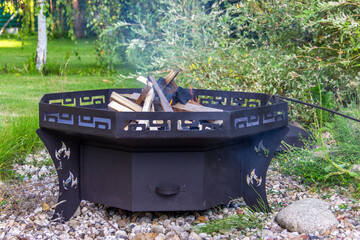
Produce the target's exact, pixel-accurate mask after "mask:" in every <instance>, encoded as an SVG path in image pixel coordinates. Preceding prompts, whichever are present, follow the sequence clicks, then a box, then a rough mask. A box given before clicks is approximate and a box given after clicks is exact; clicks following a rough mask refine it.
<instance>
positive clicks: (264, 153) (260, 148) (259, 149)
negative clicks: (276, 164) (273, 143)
mask: <svg viewBox="0 0 360 240" xmlns="http://www.w3.org/2000/svg"><path fill="white" fill-rule="evenodd" d="M254 151H255V152H256V153H257V154H258V155H259V156H261V157H268V156H269V154H270V149H269V148H267V147H265V146H264V140H261V141H260V142H259V144H258V145H257V146H255V147H254Z"/></svg>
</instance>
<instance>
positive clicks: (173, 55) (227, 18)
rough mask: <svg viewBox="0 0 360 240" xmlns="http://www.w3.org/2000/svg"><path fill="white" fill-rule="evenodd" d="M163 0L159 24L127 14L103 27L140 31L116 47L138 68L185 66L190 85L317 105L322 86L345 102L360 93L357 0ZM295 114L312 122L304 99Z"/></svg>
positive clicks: (185, 83)
mask: <svg viewBox="0 0 360 240" xmlns="http://www.w3.org/2000/svg"><path fill="white" fill-rule="evenodd" d="M159 2H160V4H159V9H158V11H159V12H160V16H162V18H161V20H160V21H159V24H158V25H156V28H154V26H151V25H147V24H144V23H143V22H141V21H138V22H137V23H136V24H134V23H129V22H126V21H124V20H120V21H117V22H116V23H114V24H112V25H109V26H108V27H107V29H106V30H105V31H104V33H109V32H116V31H121V30H120V29H123V28H125V27H126V28H130V29H131V31H133V32H134V33H135V34H134V35H133V36H134V37H132V38H130V39H124V40H123V41H120V40H119V41H117V42H116V43H115V45H113V46H112V48H111V49H122V48H123V47H124V46H126V50H124V51H123V52H122V54H126V56H127V57H128V59H129V60H131V63H133V64H134V65H137V67H138V69H139V71H165V70H168V69H170V68H178V67H180V68H182V69H183V70H184V72H183V73H182V74H181V75H180V76H179V80H178V81H180V79H181V80H182V82H181V83H182V84H183V85H185V86H187V85H188V83H191V85H193V86H194V87H200V88H208V89H214V88H215V89H224V90H241V91H255V92H266V93H271V94H281V95H286V96H289V97H294V98H297V99H300V100H305V101H308V102H314V103H317V104H323V103H324V102H320V101H319V100H320V99H314V98H311V95H313V93H311V89H314V87H316V86H321V89H322V91H323V92H324V96H326V97H330V96H332V100H334V101H337V102H341V103H343V104H346V103H349V102H350V99H352V98H353V97H355V96H358V94H357V92H358V89H359V83H360V82H359V77H358V76H357V72H358V71H359V67H360V65H359V59H360V55H359V52H358V46H360V35H359V29H358V28H356V26H357V25H358V24H359V23H360V17H359V16H360V14H359V11H360V8H359V4H358V3H357V2H356V1H353V0H346V1H337V2H336V1H322V2H319V1H316V0H312V1H296V0H278V1H273V0H265V1H258V0H248V1H241V2H238V3H236V4H232V3H230V2H232V1H225V2H222V1H216V2H215V3H214V4H213V5H212V6H211V7H209V3H212V2H213V1H206V0H203V1H193V0H185V1H181V2H178V1H168V0H159ZM141 17H145V18H146V16H141ZM139 18H140V17H139ZM103 36H104V35H103ZM118 54H120V53H118ZM327 92H329V94H328V93H327ZM329 102H331V101H330V100H329ZM292 113H293V116H294V118H296V119H298V120H301V121H303V122H304V121H305V122H312V121H313V119H312V112H311V111H310V110H308V109H304V108H303V107H301V106H294V107H292ZM330 119H331V118H329V117H327V116H325V119H324V120H325V121H328V120H330Z"/></svg>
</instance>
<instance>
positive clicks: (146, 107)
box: [140, 88, 155, 112]
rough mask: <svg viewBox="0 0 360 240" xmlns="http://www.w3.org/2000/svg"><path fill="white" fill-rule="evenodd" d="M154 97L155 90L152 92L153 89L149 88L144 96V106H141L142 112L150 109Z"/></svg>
mask: <svg viewBox="0 0 360 240" xmlns="http://www.w3.org/2000/svg"><path fill="white" fill-rule="evenodd" d="M140 97H141V95H140ZM154 98H155V92H154V89H153V88H151V89H150V91H149V93H148V94H147V96H146V98H145V101H144V106H143V108H142V111H143V112H150V111H151V106H152V103H153V101H154Z"/></svg>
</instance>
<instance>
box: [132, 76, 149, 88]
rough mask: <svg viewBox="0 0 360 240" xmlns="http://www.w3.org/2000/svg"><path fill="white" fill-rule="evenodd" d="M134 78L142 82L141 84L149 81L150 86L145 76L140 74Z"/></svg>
mask: <svg viewBox="0 0 360 240" xmlns="http://www.w3.org/2000/svg"><path fill="white" fill-rule="evenodd" d="M136 80H137V81H139V82H141V83H143V84H145V85H147V84H148V83H150V85H151V86H152V83H151V82H150V81H149V80H148V79H147V78H146V77H143V76H140V77H138V78H137V79H136Z"/></svg>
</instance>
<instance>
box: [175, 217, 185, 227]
mask: <svg viewBox="0 0 360 240" xmlns="http://www.w3.org/2000/svg"><path fill="white" fill-rule="evenodd" d="M176 224H177V225H179V226H180V227H181V226H183V225H184V224H185V219H184V218H183V217H179V218H178V219H176Z"/></svg>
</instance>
